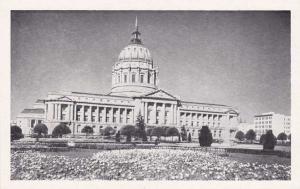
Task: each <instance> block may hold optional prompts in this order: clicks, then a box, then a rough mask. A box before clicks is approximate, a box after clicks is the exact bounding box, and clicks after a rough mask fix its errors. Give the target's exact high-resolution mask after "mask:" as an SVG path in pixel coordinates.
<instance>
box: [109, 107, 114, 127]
mask: <svg viewBox="0 0 300 189" xmlns="http://www.w3.org/2000/svg"><path fill="white" fill-rule="evenodd" d="M109 115H110V118H109V122H110V123H112V122H113V116H114V108H113V107H111V108H110V112H109Z"/></svg>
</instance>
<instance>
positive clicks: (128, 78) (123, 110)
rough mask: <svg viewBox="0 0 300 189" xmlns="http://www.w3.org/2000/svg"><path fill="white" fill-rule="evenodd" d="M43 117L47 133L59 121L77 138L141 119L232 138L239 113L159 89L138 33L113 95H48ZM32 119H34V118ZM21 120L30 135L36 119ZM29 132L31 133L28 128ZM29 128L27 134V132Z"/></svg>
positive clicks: (123, 58)
mask: <svg viewBox="0 0 300 189" xmlns="http://www.w3.org/2000/svg"><path fill="white" fill-rule="evenodd" d="M41 101H42V102H43V103H42V107H39V109H43V113H40V114H38V115H39V116H38V120H42V122H44V123H45V124H46V125H47V127H48V129H49V133H51V132H52V130H53V129H54V128H55V126H57V125H58V124H59V123H61V122H65V123H67V125H69V127H70V129H71V131H72V133H73V134H80V133H81V130H82V128H84V127H85V126H91V127H92V128H93V129H94V134H96V135H97V134H100V133H101V130H103V129H104V128H105V127H107V126H111V127H113V128H114V129H115V130H119V129H120V128H121V127H122V126H124V125H133V124H135V121H136V119H137V115H138V114H141V115H142V116H143V117H144V119H145V123H146V125H147V127H156V126H174V127H177V128H178V129H179V130H180V128H181V127H182V126H185V128H186V129H187V130H188V132H190V133H191V135H192V137H197V136H198V131H199V130H200V129H201V127H202V126H203V125H207V126H209V127H210V129H211V130H212V134H213V137H214V138H218V139H224V138H228V137H230V130H235V129H236V127H237V125H238V116H239V113H238V112H237V110H236V109H235V108H233V107H231V106H226V105H219V104H208V103H197V102H187V101H183V100H181V99H179V98H177V97H175V96H173V95H171V94H169V93H168V92H166V91H164V90H162V89H159V88H158V68H157V67H154V65H153V60H152V57H151V54H150V51H149V50H148V49H147V48H146V47H145V46H144V45H143V44H142V41H141V39H140V33H139V31H138V26H137V24H136V29H135V31H134V32H133V33H132V39H131V43H130V44H129V45H128V46H126V47H125V48H124V49H123V50H122V51H121V53H120V55H119V58H118V61H117V62H116V63H115V64H114V65H113V69H112V89H111V92H110V93H109V94H106V95H103V94H91V93H82V92H49V93H48V95H47V98H45V99H43V100H41ZM30 116H31V117H30ZM25 117H26V119H27V120H28V121H24V120H21V119H23V118H24V115H23V114H20V116H18V118H17V121H19V122H18V124H21V125H22V129H23V132H24V133H25V134H30V133H31V132H32V130H31V129H30V128H32V125H30V124H29V125H28V122H30V123H31V122H32V120H34V123H35V120H37V119H36V118H35V117H34V116H33V115H32V114H30V115H27V116H25ZM28 127H29V128H28ZM25 128H26V129H25Z"/></svg>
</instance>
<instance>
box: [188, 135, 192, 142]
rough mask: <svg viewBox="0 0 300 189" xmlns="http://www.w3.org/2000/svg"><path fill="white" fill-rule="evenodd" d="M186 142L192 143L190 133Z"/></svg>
mask: <svg viewBox="0 0 300 189" xmlns="http://www.w3.org/2000/svg"><path fill="white" fill-rule="evenodd" d="M188 142H192V136H191V133H189V135H188Z"/></svg>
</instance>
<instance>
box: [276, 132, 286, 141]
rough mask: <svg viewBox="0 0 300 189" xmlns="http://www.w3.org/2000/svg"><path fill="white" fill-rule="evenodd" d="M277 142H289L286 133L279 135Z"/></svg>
mask: <svg viewBox="0 0 300 189" xmlns="http://www.w3.org/2000/svg"><path fill="white" fill-rule="evenodd" d="M277 140H281V142H283V141H284V140H287V135H286V134H285V133H279V134H278V136H277Z"/></svg>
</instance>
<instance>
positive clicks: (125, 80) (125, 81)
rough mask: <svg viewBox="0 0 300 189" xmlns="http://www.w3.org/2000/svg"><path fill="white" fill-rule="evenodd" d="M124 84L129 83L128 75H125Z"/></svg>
mask: <svg viewBox="0 0 300 189" xmlns="http://www.w3.org/2000/svg"><path fill="white" fill-rule="evenodd" d="M124 83H127V75H124Z"/></svg>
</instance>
